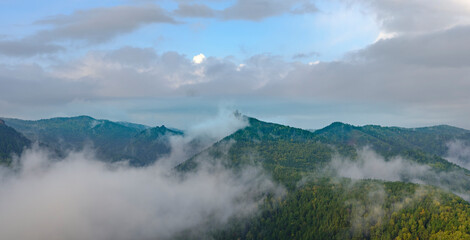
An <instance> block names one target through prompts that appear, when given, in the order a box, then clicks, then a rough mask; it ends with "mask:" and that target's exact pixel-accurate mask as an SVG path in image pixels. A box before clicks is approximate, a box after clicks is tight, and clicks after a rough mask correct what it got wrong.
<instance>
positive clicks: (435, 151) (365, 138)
mask: <svg viewBox="0 0 470 240" xmlns="http://www.w3.org/2000/svg"><path fill="white" fill-rule="evenodd" d="M315 134H316V135H317V136H318V139H319V140H320V141H322V142H325V143H328V144H333V145H336V146H353V147H356V148H357V147H364V146H371V147H373V148H374V150H375V151H378V152H380V153H381V154H383V155H389V156H390V155H396V154H402V155H410V154H414V156H413V157H414V158H415V159H418V155H419V154H422V155H423V154H427V155H429V156H438V157H441V158H442V157H444V156H445V155H446V153H447V150H448V146H447V143H448V142H450V141H453V140H462V141H466V142H470V131H468V130H465V129H461V128H456V127H451V126H447V125H440V126H433V127H423V128H400V127H381V126H377V125H366V126H363V127H358V126H352V125H349V124H344V123H340V122H335V123H332V124H331V125H329V126H327V127H325V128H323V129H320V130H317V131H315ZM426 161H432V160H427V159H423V162H426ZM442 163H443V164H444V165H446V167H451V165H447V164H446V163H444V162H442Z"/></svg>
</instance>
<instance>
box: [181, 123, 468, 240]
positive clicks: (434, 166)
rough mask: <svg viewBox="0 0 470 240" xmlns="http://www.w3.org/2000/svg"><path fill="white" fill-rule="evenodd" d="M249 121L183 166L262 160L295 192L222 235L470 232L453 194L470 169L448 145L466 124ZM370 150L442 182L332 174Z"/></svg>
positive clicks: (464, 206)
mask: <svg viewBox="0 0 470 240" xmlns="http://www.w3.org/2000/svg"><path fill="white" fill-rule="evenodd" d="M246 119H247V120H248V121H249V126H248V127H246V128H244V129H240V130H238V131H237V132H235V133H233V134H231V135H229V136H227V137H225V138H224V139H222V140H220V141H219V142H217V143H215V144H214V145H213V146H212V147H210V148H208V149H206V150H205V151H203V152H202V153H200V154H198V155H196V156H194V157H192V158H190V159H188V160H187V161H186V162H184V163H182V164H180V165H179V166H177V168H176V169H177V170H178V171H180V172H187V171H193V170H195V169H197V167H198V165H199V164H200V163H201V162H203V161H207V160H208V159H212V160H211V161H216V162H219V163H222V164H223V165H225V166H226V167H228V168H232V169H234V171H237V170H243V166H245V165H253V164H254V165H261V166H262V167H263V168H264V169H265V170H266V171H267V172H269V173H270V174H271V175H272V176H273V178H274V179H275V180H276V181H277V182H278V183H280V184H283V185H284V186H286V187H287V190H288V193H287V195H286V196H285V197H284V198H275V197H274V196H273V197H272V198H268V199H265V200H264V204H263V205H262V210H261V213H260V214H258V215H256V216H254V217H252V218H249V219H243V220H233V222H231V223H230V224H229V225H228V226H227V228H226V229H224V230H222V231H214V234H213V236H214V238H215V239H470V204H469V203H468V202H466V201H465V200H463V199H462V198H460V197H458V196H457V195H455V194H453V193H451V192H449V189H450V190H452V191H456V192H459V193H460V194H463V195H467V196H468V194H469V193H470V177H469V176H468V173H469V172H468V170H466V169H463V168H460V167H458V166H457V165H454V164H452V163H449V162H448V161H446V160H445V159H443V158H442V157H443V156H444V155H445V153H446V151H447V150H446V147H447V146H446V143H447V142H449V141H452V140H455V139H462V140H466V139H467V136H468V132H469V131H468V130H465V129H459V128H454V127H450V126H435V127H426V128H416V129H406V128H396V127H380V126H374V125H367V126H364V127H357V126H352V125H348V124H343V123H338V122H337V123H333V124H331V125H330V126H327V127H325V128H323V129H320V130H316V131H313V132H312V131H306V130H302V129H298V128H293V127H289V126H283V125H279V124H274V123H268V122H263V121H260V120H257V119H254V118H246ZM364 147H370V148H371V149H372V150H374V151H376V152H377V153H378V154H379V155H382V156H384V157H385V159H386V160H391V159H392V158H393V157H397V156H402V157H403V158H404V159H405V160H404V161H408V162H410V163H413V164H420V166H429V171H428V172H427V174H429V175H430V176H427V175H425V176H423V177H422V179H420V180H419V182H421V183H422V184H430V185H435V186H437V187H433V186H429V185H419V184H415V183H405V182H406V181H407V179H403V180H401V181H403V182H386V181H381V180H367V179H363V180H351V179H348V178H342V177H337V176H335V175H329V173H328V171H326V169H327V167H328V166H329V164H331V162H332V160H333V159H334V158H335V157H337V156H338V155H339V156H343V157H345V158H349V159H351V161H359V159H358V158H359V157H360V156H359V155H358V149H361V148H364ZM207 156H211V157H209V158H208V157H207ZM441 187H444V188H446V189H448V190H442V189H441Z"/></svg>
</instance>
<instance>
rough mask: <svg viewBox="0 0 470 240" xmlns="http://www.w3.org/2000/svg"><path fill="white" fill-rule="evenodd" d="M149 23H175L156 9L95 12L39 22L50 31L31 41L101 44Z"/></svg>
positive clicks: (115, 8)
mask: <svg viewBox="0 0 470 240" xmlns="http://www.w3.org/2000/svg"><path fill="white" fill-rule="evenodd" d="M151 23H171V24H175V23H177V22H176V21H175V20H174V19H173V18H172V17H170V16H169V14H168V13H167V12H166V11H165V10H163V9H162V8H160V7H159V6H156V5H142V6H116V7H109V8H95V9H90V10H81V11H76V12H74V13H73V14H71V15H59V16H53V17H49V18H47V19H42V20H39V21H37V24H45V25H51V26H52V29H51V30H44V31H40V32H38V33H37V34H35V35H33V36H31V38H33V39H37V40H42V41H47V42H50V41H57V40H84V41H86V42H88V43H101V42H105V41H108V40H110V39H112V38H114V37H116V36H118V35H120V34H124V33H129V32H132V31H134V30H136V29H137V28H139V27H141V26H143V25H145V24H151Z"/></svg>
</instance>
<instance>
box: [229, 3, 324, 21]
mask: <svg viewBox="0 0 470 240" xmlns="http://www.w3.org/2000/svg"><path fill="white" fill-rule="evenodd" d="M289 12H290V13H294V14H305V13H312V12H316V7H315V5H314V4H313V3H311V2H309V1H306V0H237V2H236V3H235V4H234V5H232V6H230V7H228V8H226V9H224V10H222V11H221V13H220V14H221V17H222V18H223V19H226V20H232V19H243V20H251V21H260V20H262V19H264V18H267V17H272V16H277V15H282V14H285V13H289Z"/></svg>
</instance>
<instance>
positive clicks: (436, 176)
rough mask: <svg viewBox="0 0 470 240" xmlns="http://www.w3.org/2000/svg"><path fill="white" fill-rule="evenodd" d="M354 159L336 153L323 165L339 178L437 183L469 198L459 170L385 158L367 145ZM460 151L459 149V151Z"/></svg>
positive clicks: (468, 190) (398, 158) (467, 176)
mask: <svg viewBox="0 0 470 240" xmlns="http://www.w3.org/2000/svg"><path fill="white" fill-rule="evenodd" d="M357 153H358V157H357V159H354V160H353V159H349V158H344V157H340V156H336V157H335V158H334V159H333V160H332V162H331V163H330V164H329V166H328V167H327V170H328V171H332V172H333V173H334V174H336V175H337V176H339V177H347V178H351V179H378V180H385V181H403V182H412V183H418V184H427V185H433V186H437V187H440V188H443V189H446V190H448V191H451V192H453V193H455V194H457V195H459V196H460V197H462V198H464V199H465V200H467V201H470V188H469V185H468V183H469V181H470V177H469V175H467V174H465V172H463V171H458V170H452V171H439V170H437V169H435V168H432V167H431V166H430V165H427V164H419V163H417V162H414V161H412V160H409V159H406V158H403V157H400V156H396V157H393V158H391V159H385V158H384V157H383V156H381V155H379V154H378V153H376V152H375V151H374V150H372V149H370V148H367V147H366V148H363V149H359V150H358V151H357ZM463 153H464V152H461V154H463Z"/></svg>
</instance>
